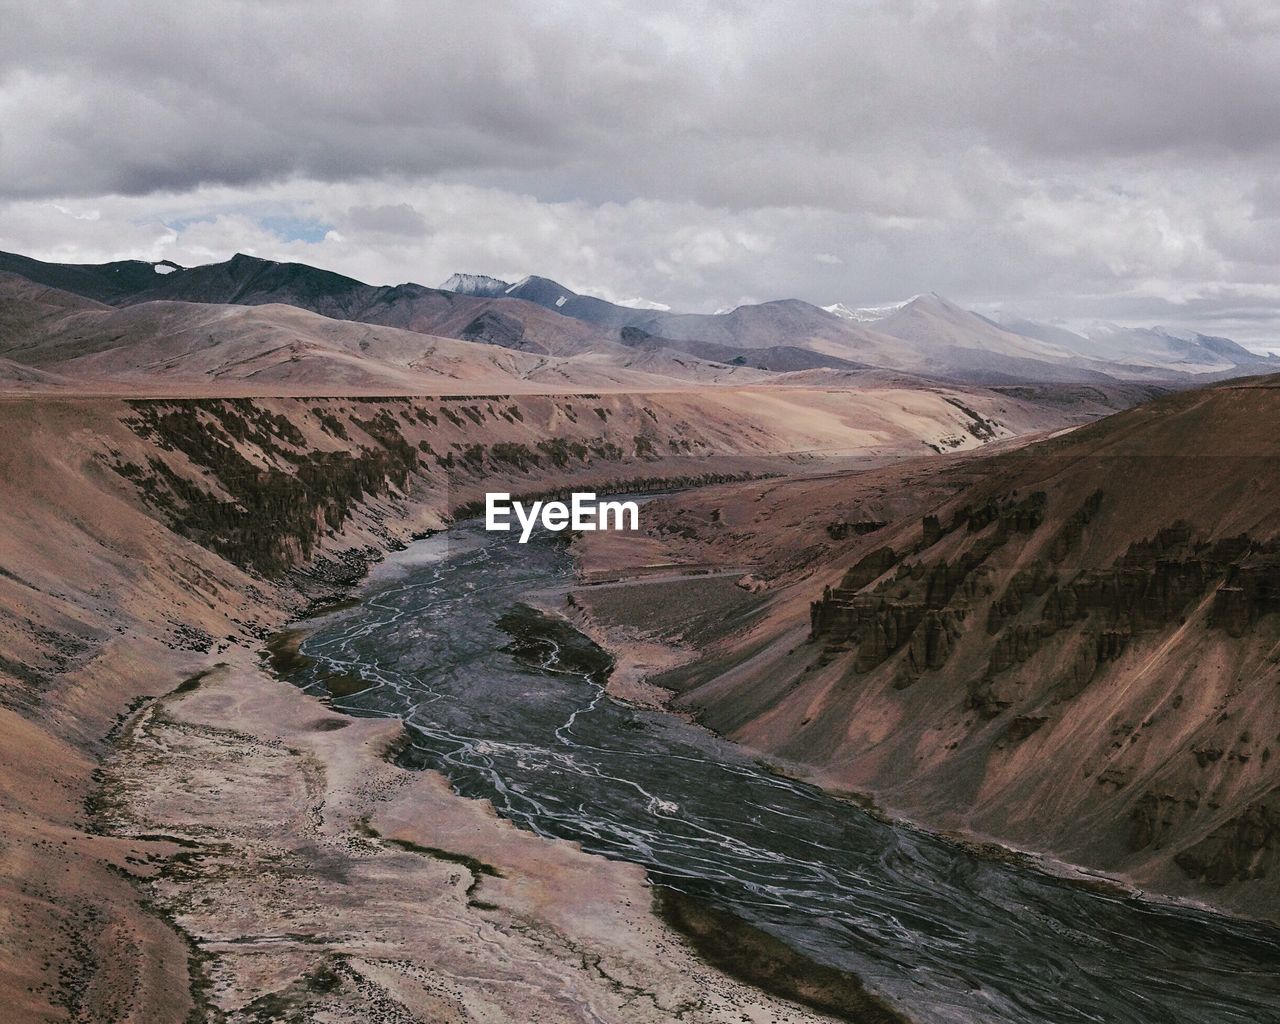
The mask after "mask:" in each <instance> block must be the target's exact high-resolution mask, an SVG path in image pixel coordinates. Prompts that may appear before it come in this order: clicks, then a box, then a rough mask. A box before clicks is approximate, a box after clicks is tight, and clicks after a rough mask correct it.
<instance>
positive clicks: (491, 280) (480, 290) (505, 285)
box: [440, 274, 512, 298]
mask: <svg viewBox="0 0 1280 1024" xmlns="http://www.w3.org/2000/svg"><path fill="white" fill-rule="evenodd" d="M511 287H512V286H511V284H510V282H508V281H502V280H500V279H498V278H496V277H490V276H489V275H488V274H451V275H449V280H447V281H446V282H445V283H444V284H442V285H441V286H440V290H441V291H446V292H457V293H458V294H459V295H478V296H481V297H483V298H493V297H494V296H498V295H502V294H504V293H505V292H507V291H509V290H510V289H511Z"/></svg>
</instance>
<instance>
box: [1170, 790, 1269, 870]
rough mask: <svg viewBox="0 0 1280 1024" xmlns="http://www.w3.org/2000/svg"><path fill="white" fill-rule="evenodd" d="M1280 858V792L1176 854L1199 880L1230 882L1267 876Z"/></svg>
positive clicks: (1249, 808) (1177, 860)
mask: <svg viewBox="0 0 1280 1024" xmlns="http://www.w3.org/2000/svg"><path fill="white" fill-rule="evenodd" d="M1277 862H1280V794H1278V793H1273V794H1272V796H1271V797H1270V798H1269V799H1267V800H1264V801H1259V802H1257V803H1252V804H1250V805H1249V806H1248V807H1246V808H1245V809H1244V811H1243V812H1242V813H1240V814H1238V815H1237V816H1236V817H1234V818H1232V819H1231V820H1230V821H1228V822H1226V823H1225V824H1224V825H1222V826H1221V827H1220V828H1218V829H1216V830H1215V831H1214V832H1212V833H1211V834H1210V835H1209V836H1208V837H1206V838H1205V839H1203V840H1201V841H1200V842H1198V843H1196V844H1195V845H1193V846H1190V847H1188V848H1187V849H1185V850H1182V851H1181V852H1179V853H1178V854H1177V856H1175V857H1174V863H1175V864H1177V865H1178V867H1180V868H1181V869H1182V870H1183V871H1185V872H1186V873H1187V875H1188V876H1189V877H1190V878H1192V879H1195V880H1196V881H1200V882H1205V883H1207V884H1209V885H1226V884H1227V883H1229V882H1245V881H1249V880H1251V879H1257V878H1265V877H1266V876H1267V874H1268V873H1269V872H1271V871H1274V870H1275V868H1276V867H1277Z"/></svg>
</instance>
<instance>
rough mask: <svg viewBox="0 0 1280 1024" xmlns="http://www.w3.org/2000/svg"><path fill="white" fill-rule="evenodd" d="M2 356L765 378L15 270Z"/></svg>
mask: <svg viewBox="0 0 1280 1024" xmlns="http://www.w3.org/2000/svg"><path fill="white" fill-rule="evenodd" d="M570 322H571V323H576V321H570ZM566 344H567V345H568V347H572V346H571V345H570V344H569V343H566ZM0 358H4V359H6V360H11V361H12V362H13V363H15V364H25V365H26V366H28V367H29V368H31V369H29V370H28V371H26V373H25V376H26V377H29V378H34V377H35V376H37V375H36V374H35V372H34V371H35V370H37V369H38V370H42V371H46V372H47V373H52V374H62V375H65V376H66V377H70V378H75V379H79V380H82V381H85V382H91V383H92V384H93V386H94V387H95V388H96V389H98V390H103V389H104V388H105V389H107V390H110V389H111V386H113V385H114V387H115V389H117V390H119V389H121V388H123V389H125V390H128V389H129V388H130V387H131V386H134V387H136V386H142V387H145V388H149V389H155V388H156V387H158V386H159V387H164V386H168V387H170V388H172V387H174V386H177V385H188V386H189V385H205V386H208V387H217V386H240V387H250V388H253V389H258V390H263V389H266V390H270V389H273V388H276V389H278V388H280V387H286V388H293V389H302V390H304V391H307V392H308V393H328V394H332V393H347V392H351V391H364V392H370V391H372V392H382V393H386V392H392V393H406V392H408V393H423V392H429V391H434V390H439V389H440V388H442V387H443V388H447V387H453V386H465V388H466V389H468V390H470V389H496V390H499V391H510V390H530V389H541V388H546V387H551V388H593V387H594V388H632V389H635V388H655V387H662V386H671V385H673V384H677V383H680V382H699V383H705V382H716V383H718V382H729V381H732V382H733V383H735V384H748V383H752V382H753V381H758V380H761V379H763V378H765V377H767V374H764V373H762V372H760V371H758V370H754V369H751V368H747V367H730V366H724V365H720V364H716V363H711V362H708V361H706V360H702V359H698V358H696V357H692V356H682V355H679V354H678V353H675V354H673V353H669V352H666V351H665V350H660V351H657V352H643V353H638V352H636V351H634V350H633V349H629V348H626V347H624V346H622V345H616V346H613V347H612V349H611V350H610V351H609V352H588V353H586V354H583V355H580V356H570V357H558V356H547V355H539V354H536V353H532V352H522V351H517V350H514V349H513V348H511V347H507V346H502V345H495V344H485V343H482V342H469V341H458V340H455V339H453V338H442V337H436V336H433V335H428V334H423V333H421V332H419V331H412V330H401V329H399V328H393V327H382V326H375V325H372V324H366V323H357V322H352V321H349V320H341V319H332V318H330V317H327V316H321V315H319V314H317V313H312V312H309V311H307V310H305V309H301V308H298V307H296V306H291V305H286V304H275V305H218V304H213V303H197V302H170V301H151V302H143V303H139V304H136V305H130V306H126V307H124V308H123V309H116V308H114V307H111V306H105V305H102V304H100V303H97V302H93V301H92V300H88V299H82V298H80V297H78V296H75V295H72V294H70V293H67V292H60V291H57V290H56V289H52V288H46V287H44V286H42V285H37V284H34V283H32V282H30V281H27V280H25V279H23V278H21V277H18V276H15V275H0ZM9 376H12V375H6V379H7V377H9ZM54 379H55V378H53V377H50V378H49V380H50V381H53V380H54Z"/></svg>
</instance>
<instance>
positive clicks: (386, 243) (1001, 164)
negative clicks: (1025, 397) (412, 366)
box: [0, 0, 1280, 338]
mask: <svg viewBox="0 0 1280 1024" xmlns="http://www.w3.org/2000/svg"><path fill="white" fill-rule="evenodd" d="M4 24H5V31H4V33H3V36H2V37H0V247H5V248H10V249H20V250H23V251H29V252H32V253H33V254H35V255H42V256H47V257H51V258H74V259H92V258H98V257H99V256H104V255H106V256H124V255H137V256H151V257H155V256H157V255H159V254H161V253H163V254H164V255H168V256H170V257H171V258H174V259H177V260H178V261H179V262H184V261H186V262H193V261H197V260H199V259H202V258H209V259H213V258H223V257H225V256H226V255H229V254H230V252H234V251H236V250H253V251H256V252H258V253H259V254H262V255H275V256H278V257H281V258H299V259H301V258H307V259H310V260H312V261H314V262H319V263H324V264H325V265H328V266H333V267H334V268H335V269H339V270H343V271H345V272H348V273H356V274H357V275H359V276H365V277H368V278H371V279H374V280H387V281H398V280H404V279H416V280H423V281H426V283H434V280H435V279H437V278H438V279H443V277H445V276H447V275H448V273H450V272H452V271H454V270H474V271H484V272H491V273H498V274H506V275H511V276H518V275H520V274H523V273H529V272H537V273H543V274H547V275H550V276H557V277H560V278H562V279H564V281H565V283H566V284H569V285H570V286H573V287H579V288H583V289H587V290H592V291H596V292H598V293H602V294H606V295H612V296H622V297H627V296H634V295H636V294H640V295H644V296H646V297H648V298H649V299H652V300H654V301H661V302H663V303H667V304H670V305H672V306H675V307H677V308H690V307H691V308H703V309H709V308H717V307H720V306H723V305H726V304H730V303H733V302H735V301H743V300H745V299H749V298H772V297H777V296H780V295H788V294H794V295H798V296H799V297H802V298H807V299H810V300H812V301H821V302H824V303H829V302H832V301H836V300H839V301H845V302H879V301H888V300H892V299H895V298H898V297H901V296H903V295H906V294H911V293H913V292H917V291H920V290H927V289H934V290H938V291H940V292H943V293H946V294H950V295H952V296H953V297H955V298H957V299H959V300H961V301H967V302H971V303H975V304H981V303H988V304H991V303H996V302H1002V303H1012V304H1018V305H1020V307H1021V308H1024V309H1026V311H1027V312H1029V313H1035V314H1045V315H1047V314H1054V315H1094V314H1095V313H1096V314H1097V315H1112V314H1114V313H1115V312H1116V311H1118V310H1123V311H1126V313H1127V314H1132V315H1135V316H1143V315H1146V316H1149V317H1150V318H1156V317H1160V316H1163V315H1165V314H1169V313H1178V312H1179V311H1183V312H1186V313H1187V314H1188V315H1191V314H1192V313H1194V315H1195V316H1196V317H1199V318H1200V319H1198V320H1197V322H1198V323H1201V324H1206V323H1212V315H1213V310H1214V309H1220V310H1221V311H1222V314H1223V316H1224V317H1227V316H1228V311H1229V310H1230V309H1244V308H1247V309H1249V310H1252V311H1254V312H1259V311H1261V313H1262V314H1264V315H1259V316H1250V317H1248V318H1244V319H1242V320H1241V321H1240V325H1241V327H1242V329H1243V330H1245V331H1246V332H1248V334H1249V336H1250V337H1253V338H1262V337H1264V336H1266V335H1267V332H1272V333H1273V334H1274V333H1276V332H1274V330H1273V329H1274V328H1275V326H1276V322H1277V318H1276V317H1274V316H1271V317H1268V316H1267V315H1265V313H1266V310H1269V309H1274V308H1275V299H1274V297H1272V295H1271V290H1270V285H1269V282H1270V281H1273V280H1276V279H1277V278H1280V273H1278V271H1280V243H1277V241H1276V240H1277V238H1280V233H1278V232H1277V231H1276V227H1277V226H1278V225H1277V210H1280V198H1278V197H1280V185H1278V184H1277V182H1278V181H1280V179H1277V177H1276V174H1275V171H1274V167H1275V166H1277V157H1280V14H1278V12H1277V10H1276V8H1275V5H1274V4H1273V3H1269V2H1266V0H1258V2H1246V0H1234V2H1231V0H1224V2H1218V3H1212V2H1185V3H1184V2H1177V3H1170V2H1168V0H1133V2H1129V3H1124V4H1116V3H1114V2H1109V3H1104V2H1101V0H1080V2H1078V3H1073V4H1063V5H1045V4H1043V3H1039V2H1035V0H948V2H945V3H944V2H940V0H937V2H934V0H913V2H906V0H853V2H851V3H849V4H847V5H832V4H830V3H823V2H820V0H796V2H793V3H790V4H786V5H779V4H766V3H758V2H748V0H722V2H710V0H703V2H694V3H687V2H686V3H674V2H644V3H641V2H639V0H634V2H623V0H601V2H597V3H585V2H577V3H574V2H567V0H554V2H542V3H535V2H533V0H496V2H492V3H488V4H483V5H480V4H474V3H464V2H461V0H430V2H422V3H408V2H403V3H391V2H386V3H375V4H366V5H352V4H349V3H339V2H330V0H311V2H301V0H274V2H269V3H261V2H252V3H250V2H234V0H228V2H226V3H221V4H218V5H212V4H177V3H172V2H165V3H156V2H147V0H121V2H119V3H116V4H112V5H90V4H86V5H81V6H79V7H78V8H77V10H76V13H75V15H74V16H64V15H63V14H57V15H56V16H55V12H53V11H52V10H51V9H50V8H49V6H48V5H47V4H42V3H39V2H37V0H16V2H15V0H10V2H8V3H6V4H4ZM68 211H70V212H68ZM92 215H97V216H98V218H99V219H98V220H96V221H90V220H87V219H83V218H87V217H89V216H92Z"/></svg>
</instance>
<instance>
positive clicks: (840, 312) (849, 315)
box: [822, 293, 932, 324]
mask: <svg viewBox="0 0 1280 1024" xmlns="http://www.w3.org/2000/svg"><path fill="white" fill-rule="evenodd" d="M930 294H932V293H930ZM922 298H924V296H923V295H913V296H911V298H909V299H904V300H903V301H902V302H893V303H890V304H889V305H887V306H846V305H845V304H844V303H843V302H836V303H834V304H832V305H830V306H823V307H822V308H823V309H824V310H826V312H828V313H832V314H834V315H835V316H838V317H840V319H842V320H852V321H854V322H855V323H860V324H866V323H871V322H872V321H875V320H883V319H884V318H885V317H887V316H891V315H892V314H894V313H896V312H898V310H900V309H904V308H905V307H907V306H910V305H911V304H912V303H913V302H915V301H917V300H918V299H922Z"/></svg>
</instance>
